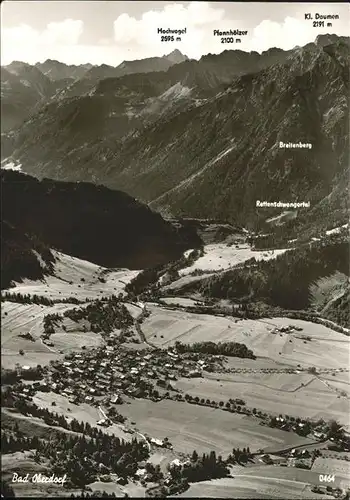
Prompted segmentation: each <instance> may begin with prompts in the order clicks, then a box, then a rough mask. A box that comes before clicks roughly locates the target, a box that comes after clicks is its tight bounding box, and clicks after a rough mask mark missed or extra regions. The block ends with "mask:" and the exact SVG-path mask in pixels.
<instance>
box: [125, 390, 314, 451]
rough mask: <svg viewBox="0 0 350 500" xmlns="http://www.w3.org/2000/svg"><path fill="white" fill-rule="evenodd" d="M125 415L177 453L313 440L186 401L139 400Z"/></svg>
mask: <svg viewBox="0 0 350 500" xmlns="http://www.w3.org/2000/svg"><path fill="white" fill-rule="evenodd" d="M119 411H120V413H121V414H122V415H124V416H125V417H127V418H128V420H129V421H134V422H135V423H136V428H137V429H138V430H139V431H140V432H142V433H145V434H147V435H149V436H151V437H155V438H159V439H163V438H165V437H168V438H169V440H170V442H171V443H172V444H173V446H174V451H178V452H183V453H192V452H193V450H197V452H198V453H204V452H205V453H207V452H209V451H211V450H215V451H216V453H217V454H221V455H223V456H225V455H228V454H229V453H230V452H231V451H232V448H234V447H235V448H237V447H240V448H244V447H246V446H249V447H250V449H251V451H256V450H258V449H259V448H263V449H264V448H266V449H267V448H269V449H270V448H271V449H274V448H275V449H283V448H289V447H293V446H298V445H302V444H309V443H310V444H311V443H313V441H312V440H311V439H308V438H302V437H300V436H298V435H296V434H294V433H289V432H284V431H281V430H279V429H271V428H268V427H263V426H260V425H259V421H258V419H255V418H253V417H247V416H246V415H238V414H233V413H229V412H225V411H222V410H218V409H213V408H208V407H204V406H203V407H202V406H196V405H192V404H188V403H184V402H177V401H171V400H163V401H160V402H158V403H155V402H153V401H149V400H144V399H143V400H141V399H138V400H135V401H132V403H131V404H128V405H122V406H121V407H120V408H119Z"/></svg>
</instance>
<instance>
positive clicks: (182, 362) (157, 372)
mask: <svg viewBox="0 0 350 500" xmlns="http://www.w3.org/2000/svg"><path fill="white" fill-rule="evenodd" d="M223 361H224V360H223V357H222V356H214V355H210V354H198V353H181V354H179V353H177V351H176V349H175V348H172V349H171V348H170V349H168V350H162V349H155V350H152V351H148V350H145V351H137V350H136V351H135V350H131V349H127V348H124V347H122V346H120V345H115V346H106V347H100V348H97V349H91V350H89V351H85V352H84V351H82V352H81V353H71V354H66V355H65V358H64V361H53V362H51V363H50V365H49V366H46V367H44V368H43V373H42V380H41V381H36V382H33V384H31V385H27V386H25V387H24V388H23V389H21V392H20V393H19V394H18V396H20V397H23V398H25V399H30V398H31V396H33V394H35V392H36V391H38V390H40V391H43V392H50V391H52V392H55V393H57V394H60V395H62V396H66V397H67V398H68V400H69V402H71V403H73V404H79V403H83V402H85V403H89V404H90V405H92V406H100V405H101V404H105V405H107V406H109V405H110V404H111V403H112V404H121V403H122V402H123V399H122V395H126V396H129V397H136V398H141V397H142V398H148V399H151V400H152V401H160V400H161V399H163V398H164V397H169V395H170V392H172V393H173V395H174V399H180V400H183V396H182V395H181V394H179V393H178V390H177V389H176V388H175V387H174V386H173V385H172V382H173V381H175V380H177V377H179V376H180V377H188V378H192V377H201V376H202V372H203V370H205V371H208V372H213V371H220V370H222V369H223V367H222V365H223ZM27 368H28V369H29V367H26V366H23V367H22V370H24V371H26V369H27ZM112 413H113V411H112Z"/></svg>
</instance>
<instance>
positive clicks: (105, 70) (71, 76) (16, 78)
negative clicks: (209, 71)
mask: <svg viewBox="0 0 350 500" xmlns="http://www.w3.org/2000/svg"><path fill="white" fill-rule="evenodd" d="M187 59H188V58H187V56H184V55H182V54H181V52H180V51H179V50H174V51H173V52H171V53H170V54H168V55H166V56H163V57H151V58H146V59H142V60H140V61H124V62H123V63H121V64H120V65H119V66H117V67H113V66H108V65H106V64H102V65H101V66H93V65H92V64H82V65H78V66H77V65H67V64H64V63H61V62H59V61H54V60H51V59H48V60H46V61H45V62H43V63H37V64H35V66H32V65H30V64H27V63H23V62H20V61H14V62H12V63H11V64H9V65H7V66H4V67H1V114H2V120H1V122H2V124H1V131H2V132H4V131H7V130H10V129H11V128H13V127H15V126H17V125H20V124H21V123H22V122H23V121H24V120H25V119H26V118H28V117H29V116H30V115H31V114H32V113H34V112H35V111H36V110H37V109H38V108H39V107H40V106H43V105H44V104H46V103H47V102H49V100H50V99H53V100H55V99H56V100H57V99H59V98H62V97H69V96H70V97H72V96H82V95H84V93H86V92H89V91H90V90H92V89H93V88H94V86H95V85H96V83H97V82H98V81H99V80H103V79H104V78H108V77H114V78H117V77H120V76H123V75H128V74H133V73H141V72H142V73H148V72H155V71H166V70H167V69H169V68H170V67H171V66H172V65H174V64H178V63H180V62H183V61H186V60H187Z"/></svg>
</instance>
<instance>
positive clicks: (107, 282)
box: [9, 251, 139, 300]
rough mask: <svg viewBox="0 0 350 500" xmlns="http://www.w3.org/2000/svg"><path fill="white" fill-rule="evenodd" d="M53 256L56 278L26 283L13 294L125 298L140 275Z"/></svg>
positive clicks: (53, 297) (59, 255) (59, 254)
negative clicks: (124, 295) (126, 286)
mask: <svg viewBox="0 0 350 500" xmlns="http://www.w3.org/2000/svg"><path fill="white" fill-rule="evenodd" d="M53 254H54V256H55V258H56V263H55V267H54V269H55V270H54V275H53V276H46V277H45V279H44V280H42V281H30V280H23V283H18V284H17V286H15V287H13V288H11V289H9V291H10V292H11V293H21V294H29V295H34V294H36V295H40V296H43V297H47V298H50V299H55V300H57V299H63V298H67V297H68V298H69V297H76V298H78V299H91V300H93V299H97V298H99V297H105V296H107V295H112V294H114V295H118V294H119V293H122V294H124V293H125V292H124V288H125V285H126V284H127V283H128V282H129V281H130V280H131V279H132V278H133V277H135V276H137V274H138V272H139V271H130V270H129V269H120V270H112V269H106V268H104V267H101V266H97V265H96V264H92V263H91V262H88V261H85V260H81V259H78V258H76V257H70V256H69V255H65V254H63V253H60V252H56V251H53Z"/></svg>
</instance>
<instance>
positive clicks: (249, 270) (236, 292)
mask: <svg viewBox="0 0 350 500" xmlns="http://www.w3.org/2000/svg"><path fill="white" fill-rule="evenodd" d="M335 271H339V272H341V273H344V274H348V273H349V246H348V243H347V242H339V243H335V244H333V245H324V246H323V245H321V244H320V245H317V246H316V245H315V246H313V247H311V248H310V246H304V247H300V248H298V249H295V250H290V251H287V252H285V253H283V254H281V255H279V256H277V257H276V259H273V260H270V261H256V262H255V263H253V262H252V260H250V262H249V263H245V264H244V265H243V266H241V267H239V268H236V269H232V270H230V271H227V272H226V273H224V274H221V275H220V276H214V277H210V278H207V279H204V280H202V281H201V282H200V283H199V284H198V283H197V284H195V285H192V286H191V285H189V286H188V288H187V290H191V289H192V290H191V291H194V290H196V289H198V287H199V291H200V292H202V293H203V294H204V295H205V296H208V297H217V298H224V299H231V300H234V301H237V302H242V301H243V302H245V301H263V302H266V303H267V304H270V305H274V306H280V307H283V308H285V309H296V310H298V309H306V308H308V307H309V306H310V286H311V284H312V283H313V282H315V281H316V280H318V279H319V278H321V277H324V276H328V275H331V274H333V273H334V272H335Z"/></svg>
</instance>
